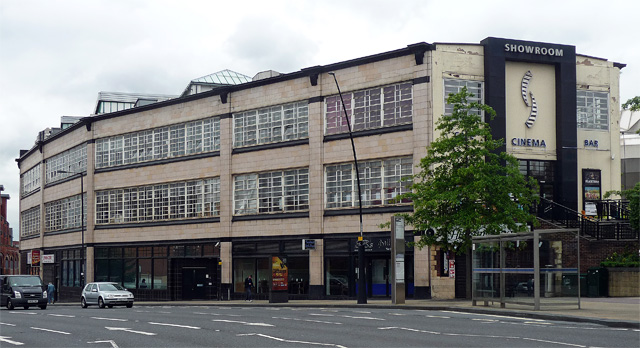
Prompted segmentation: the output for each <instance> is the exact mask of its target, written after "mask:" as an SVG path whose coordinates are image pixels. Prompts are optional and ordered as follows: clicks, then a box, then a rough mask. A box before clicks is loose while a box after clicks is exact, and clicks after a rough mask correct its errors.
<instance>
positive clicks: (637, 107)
mask: <svg viewBox="0 0 640 348" xmlns="http://www.w3.org/2000/svg"><path fill="white" fill-rule="evenodd" d="M622 109H623V110H630V111H640V97H633V98H631V99H629V100H627V101H626V102H625V103H624V104H622Z"/></svg>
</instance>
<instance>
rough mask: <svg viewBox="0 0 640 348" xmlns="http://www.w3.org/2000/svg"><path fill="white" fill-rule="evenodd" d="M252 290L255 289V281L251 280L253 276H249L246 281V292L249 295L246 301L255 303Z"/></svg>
mask: <svg viewBox="0 0 640 348" xmlns="http://www.w3.org/2000/svg"><path fill="white" fill-rule="evenodd" d="M251 288H253V280H252V279H251V276H248V277H247V279H245V280H244V291H246V293H247V296H246V298H245V299H244V300H245V301H249V302H253V296H252V295H251Z"/></svg>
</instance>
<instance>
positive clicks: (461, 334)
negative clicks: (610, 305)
mask: <svg viewBox="0 0 640 348" xmlns="http://www.w3.org/2000/svg"><path fill="white" fill-rule="evenodd" d="M378 329H379V330H404V331H411V332H418V333H427V334H432V335H443V336H462V337H484V338H504V339H516V340H525V341H535V342H542V343H552V344H560V345H565V346H572V347H585V348H586V347H587V346H583V345H580V344H573V343H566V342H559V341H549V340H541V339H537V338H528V337H518V336H500V335H477V334H465V333H451V332H438V331H426V330H418V329H412V328H406V327H397V326H390V327H379V328H378Z"/></svg>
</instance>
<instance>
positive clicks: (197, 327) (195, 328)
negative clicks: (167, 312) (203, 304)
mask: <svg viewBox="0 0 640 348" xmlns="http://www.w3.org/2000/svg"><path fill="white" fill-rule="evenodd" d="M149 324H151V325H162V326H173V327H181V328H184V329H194V330H200V329H201V327H199V326H189V325H178V324H167V323H154V322H149Z"/></svg>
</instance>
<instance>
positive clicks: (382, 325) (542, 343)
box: [0, 305, 640, 348]
mask: <svg viewBox="0 0 640 348" xmlns="http://www.w3.org/2000/svg"><path fill="white" fill-rule="evenodd" d="M20 346H22V347H95V348H103V347H104V348H108V347H123V348H124V347H311V348H313V347H318V348H322V347H348V348H353V347H462V346H464V347H638V346H640V330H637V329H621V328H610V327H605V326H601V325H595V324H587V323H567V322H560V321H546V320H536V319H526V318H518V317H511V316H498V315H486V314H471V313H462V312H453V311H431V310H403V309H368V308H367V309H363V310H359V309H353V308H291V307H262V306H261V307H252V306H242V307H235V306H224V307H218V306H201V307H198V306H184V307H181V306H170V305H167V306H138V307H136V306H134V307H133V308H131V309H127V308H124V307H116V308H113V309H98V308H96V307H90V308H88V309H82V308H80V306H79V305H78V306H77V307H75V306H55V305H53V306H49V307H48V308H47V309H46V310H40V309H29V310H23V309H16V310H13V311H9V310H7V309H4V308H3V309H2V310H0V347H20Z"/></svg>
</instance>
